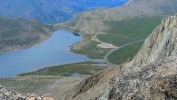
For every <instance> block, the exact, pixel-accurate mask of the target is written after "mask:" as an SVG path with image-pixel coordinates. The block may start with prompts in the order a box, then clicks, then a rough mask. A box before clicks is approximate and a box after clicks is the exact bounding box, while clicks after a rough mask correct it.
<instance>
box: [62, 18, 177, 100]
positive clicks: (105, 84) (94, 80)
mask: <svg viewBox="0 0 177 100" xmlns="http://www.w3.org/2000/svg"><path fill="white" fill-rule="evenodd" d="M176 26H177V15H175V16H170V17H168V18H166V19H164V20H163V21H162V23H161V25H159V26H158V27H157V28H156V29H155V30H154V31H153V32H152V34H151V35H149V36H148V38H147V39H146V40H145V42H144V44H143V46H142V47H141V49H140V51H139V52H138V54H137V55H136V56H135V57H134V59H133V60H132V61H130V62H127V63H125V64H122V65H120V66H115V67H111V68H108V69H106V70H104V71H102V72H100V73H97V74H95V75H93V76H91V77H89V78H87V79H85V80H83V81H82V82H81V83H80V84H78V85H76V86H75V87H74V88H73V89H72V90H70V91H68V92H67V93H66V95H65V96H64V100H70V99H72V100H86V99H89V100H149V99H151V100H176V99H177V91H176V90H177V87H176V84H177V80H176V76H177V74H176V73H177V57H176V52H177V50H176V46H177V41H176V37H177V27H176Z"/></svg>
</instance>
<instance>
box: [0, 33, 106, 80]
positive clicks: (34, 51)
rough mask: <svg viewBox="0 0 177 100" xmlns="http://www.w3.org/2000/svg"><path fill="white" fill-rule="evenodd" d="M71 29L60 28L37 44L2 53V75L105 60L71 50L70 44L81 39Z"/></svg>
mask: <svg viewBox="0 0 177 100" xmlns="http://www.w3.org/2000/svg"><path fill="white" fill-rule="evenodd" d="M81 39H82V38H81V37H80V36H76V35H74V34H72V33H71V32H69V31H66V30H59V31H56V32H54V33H53V35H52V36H51V37H50V38H49V39H47V40H45V41H44V42H42V43H41V44H38V45H36V46H33V47H31V48H27V49H20V50H17V51H10V52H6V53H4V54H1V55H0V77H11V76H15V75H17V74H19V73H24V72H29V71H33V70H36V69H39V68H43V67H48V66H54V65H61V64H67V63H75V62H82V61H103V60H93V59H90V58H87V57H86V56H85V55H79V54H75V53H72V52H70V49H69V46H70V45H72V44H74V43H75V42H77V41H79V40H81Z"/></svg>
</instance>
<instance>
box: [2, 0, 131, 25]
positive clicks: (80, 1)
mask: <svg viewBox="0 0 177 100" xmlns="http://www.w3.org/2000/svg"><path fill="white" fill-rule="evenodd" d="M127 1H128V0H109V1H108V0H96V1H95V0H67V1H66V0H17V1H14V0H1V4H0V16H6V17H17V16H21V17H24V18H28V19H29V18H35V19H37V20H39V21H41V22H45V23H60V22H64V21H67V20H69V19H71V18H72V17H73V15H74V14H76V13H78V12H81V11H84V10H93V9H96V8H102V7H114V6H118V5H122V4H124V3H126V2H127Z"/></svg>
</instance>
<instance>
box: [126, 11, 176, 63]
mask: <svg viewBox="0 0 177 100" xmlns="http://www.w3.org/2000/svg"><path fill="white" fill-rule="evenodd" d="M176 54H177V14H176V15H175V16H170V17H168V18H166V19H164V20H163V21H162V23H161V25H159V26H158V27H157V28H156V29H154V31H153V32H152V34H150V35H149V37H148V38H147V39H146V41H145V42H144V44H143V46H142V47H141V49H140V51H139V52H138V53H137V55H136V56H135V57H134V59H133V60H132V61H131V62H130V63H129V64H128V66H130V65H133V66H141V65H144V64H148V63H150V62H153V61H156V60H159V59H162V58H165V57H169V56H176Z"/></svg>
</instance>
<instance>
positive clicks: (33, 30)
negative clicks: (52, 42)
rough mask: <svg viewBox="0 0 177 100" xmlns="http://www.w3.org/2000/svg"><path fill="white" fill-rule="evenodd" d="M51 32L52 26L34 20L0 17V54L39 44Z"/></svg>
mask: <svg viewBox="0 0 177 100" xmlns="http://www.w3.org/2000/svg"><path fill="white" fill-rule="evenodd" d="M53 31H54V30H53V26H52V25H45V24H43V23H41V22H39V21H37V20H34V19H31V20H27V19H24V18H21V17H18V18H13V19H12V18H5V17H0V53H3V52H6V51H9V50H15V49H19V48H25V47H29V46H32V45H35V44H37V43H40V42H42V41H43V40H45V39H47V38H48V37H49V36H50V35H51V33H52V32H53Z"/></svg>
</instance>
